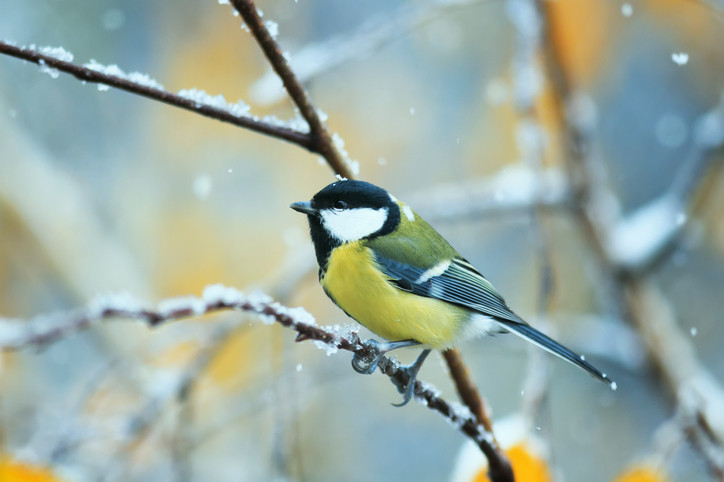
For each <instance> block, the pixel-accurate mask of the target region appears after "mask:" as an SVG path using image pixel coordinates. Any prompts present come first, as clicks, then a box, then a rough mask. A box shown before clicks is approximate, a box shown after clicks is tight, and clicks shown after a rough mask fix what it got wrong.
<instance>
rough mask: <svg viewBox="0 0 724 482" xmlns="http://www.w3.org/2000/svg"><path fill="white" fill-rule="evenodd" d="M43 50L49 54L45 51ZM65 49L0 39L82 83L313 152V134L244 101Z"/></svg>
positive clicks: (0, 47)
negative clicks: (176, 88) (181, 87)
mask: <svg viewBox="0 0 724 482" xmlns="http://www.w3.org/2000/svg"><path fill="white" fill-rule="evenodd" d="M43 51H47V52H49V53H43ZM63 52H64V53H65V55H58V53H56V52H50V51H48V49H47V48H42V47H41V48H40V49H34V48H30V47H17V46H15V45H13V44H11V43H8V42H3V41H0V53H2V54H5V55H9V56H11V57H16V58H19V59H23V60H26V61H28V62H33V63H36V64H38V65H40V66H41V68H43V69H44V70H46V71H47V70H48V69H53V70H51V71H50V72H56V71H60V72H65V73H66V74H70V75H72V76H74V77H76V78H77V79H79V80H81V81H83V82H93V83H97V84H99V85H105V86H110V87H115V88H117V89H121V90H125V91H126V92H131V93H134V94H138V95H141V96H143V97H147V98H149V99H153V100H157V101H159V102H163V103H165V104H169V105H173V106H175V107H180V108H181V109H186V110H189V111H192V112H195V113H197V114H200V115H203V116H206V117H210V118H212V119H216V120H219V121H222V122H227V123H229V124H234V125H236V126H239V127H243V128H245V129H249V130H252V131H255V132H259V133H261V134H265V135H268V136H271V137H276V138H277V139H283V140H285V141H289V142H292V143H294V144H297V145H299V146H302V147H304V148H305V149H308V150H310V151H314V149H313V141H312V137H311V136H310V135H309V134H308V133H305V132H300V131H298V130H295V129H292V128H290V127H287V126H284V125H281V123H270V122H266V121H263V120H260V119H258V118H256V117H253V116H251V115H249V114H248V108H247V107H246V106H245V105H243V104H238V103H237V104H226V103H225V102H224V103H222V102H220V100H221V99H220V98H219V97H218V96H217V97H212V96H209V95H205V96H204V98H203V99H202V98H200V97H199V95H198V93H199V92H201V91H198V90H194V91H193V92H196V93H197V95H195V96H192V95H189V92H192V91H182V92H180V93H179V94H173V93H171V92H168V91H166V90H164V89H163V88H162V87H161V85H160V84H159V83H158V82H156V81H155V80H153V79H150V78H149V77H148V76H146V75H145V74H139V73H138V72H132V73H130V74H126V73H124V72H123V71H122V70H121V69H119V68H118V67H117V66H115V65H111V66H103V65H101V64H99V63H97V62H95V61H92V62H90V63H87V64H85V65H82V66H81V65H78V64H74V63H72V62H71V61H70V60H67V59H72V55H71V54H69V53H68V52H66V51H63Z"/></svg>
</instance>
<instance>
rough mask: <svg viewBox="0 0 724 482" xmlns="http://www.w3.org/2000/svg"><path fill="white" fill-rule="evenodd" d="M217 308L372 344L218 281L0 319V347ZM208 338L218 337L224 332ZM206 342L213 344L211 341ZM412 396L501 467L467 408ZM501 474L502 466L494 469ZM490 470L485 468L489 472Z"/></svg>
mask: <svg viewBox="0 0 724 482" xmlns="http://www.w3.org/2000/svg"><path fill="white" fill-rule="evenodd" d="M223 310H237V311H243V312H247V313H252V314H256V315H259V316H260V317H261V319H262V321H264V322H265V323H267V322H268V323H274V322H276V323H279V324H281V325H283V326H285V327H287V328H291V329H292V330H294V331H296V332H297V338H296V340H297V341H304V340H313V341H314V343H315V345H316V346H317V347H319V348H322V349H325V350H326V351H327V353H330V354H331V353H335V352H337V351H338V350H346V351H350V352H352V353H356V354H360V355H364V354H365V353H366V352H368V351H369V350H371V349H373V347H372V346H371V345H370V344H368V343H366V342H364V341H361V340H360V339H359V337H358V336H357V334H356V333H354V332H352V331H349V330H346V329H344V328H339V329H336V328H335V329H330V328H322V327H319V326H317V325H316V324H315V323H314V319H313V318H312V316H311V315H310V314H309V313H307V312H306V311H305V310H304V309H302V308H288V307H286V306H283V305H281V304H279V303H276V302H274V301H273V300H272V299H271V298H269V297H268V296H267V295H265V294H263V293H252V294H250V295H245V294H244V293H242V292H240V291H238V290H236V289H233V288H227V287H224V286H222V285H212V286H208V287H207V288H206V289H205V290H204V293H203V295H202V297H201V298H196V297H193V296H187V297H181V298H171V299H167V300H163V301H161V302H160V303H159V304H158V306H157V307H156V308H149V307H148V306H146V305H145V304H144V303H140V302H138V301H136V300H134V299H132V298H131V297H129V296H127V295H120V296H103V297H100V298H98V299H96V300H95V301H93V302H92V303H91V304H90V305H89V307H88V308H87V309H85V310H77V311H74V312H69V313H64V314H58V315H55V316H52V317H51V316H41V317H38V318H34V319H31V320H29V321H22V320H0V349H2V350H18V349H21V348H24V347H29V346H43V345H46V344H48V343H52V342H55V341H58V340H60V339H62V338H64V337H65V336H67V335H69V334H70V333H74V332H78V331H81V330H84V329H87V328H89V327H90V326H94V325H99V324H101V323H102V322H104V321H107V320H109V319H112V318H129V319H134V320H139V321H144V322H146V323H148V324H149V325H150V326H158V325H161V324H164V323H168V322H170V321H174V320H178V319H180V318H187V317H191V316H202V315H205V314H209V313H214V312H218V311H223ZM219 333H220V335H218V336H214V337H213V339H215V340H216V339H220V338H219V337H222V338H223V335H224V334H225V333H226V331H224V330H220V331H219ZM212 346H215V345H214V344H212ZM204 353H205V354H204V356H201V357H199V358H198V359H197V363H195V364H193V365H191V366H192V369H191V370H189V372H188V373H189V374H190V375H187V376H185V377H182V378H181V379H180V383H179V384H178V385H179V390H180V391H179V393H182V391H184V390H187V389H188V387H189V385H190V384H191V383H193V381H194V373H198V370H200V369H202V368H203V366H205V365H206V364H207V363H208V361H209V360H210V356H209V353H211V352H204ZM379 367H380V369H381V371H382V373H384V374H385V375H387V376H388V377H390V379H391V380H392V381H393V383H394V384H395V385H396V386H397V387H398V388H399V387H401V386H406V384H407V383H408V382H409V375H408V373H407V372H406V371H405V370H401V369H400V366H399V363H398V362H397V361H393V360H391V359H389V358H387V357H382V359H381V360H380V363H379ZM414 395H415V399H416V400H417V401H419V402H420V403H422V404H424V405H427V406H428V407H429V408H430V409H432V410H434V411H436V412H438V413H440V414H441V415H442V416H443V417H445V418H446V419H447V420H448V422H449V423H450V424H452V425H453V426H454V427H456V428H457V429H458V430H460V431H461V432H463V433H464V434H465V435H467V436H468V437H469V438H471V439H472V440H473V441H474V442H475V443H476V444H477V445H478V446H479V447H480V449H481V450H482V451H483V453H485V455H486V456H487V457H488V461H489V463H490V467H491V470H493V469H492V468H504V467H505V466H507V465H509V464H508V462H507V460H506V459H505V458H504V457H502V458H501V454H500V453H499V452H498V451H497V450H496V447H495V439H494V437H493V435H492V434H491V433H490V432H489V431H488V430H486V428H485V427H483V426H482V425H480V424H479V423H478V420H477V418H476V417H475V416H474V415H473V414H472V413H470V411H469V410H467V408H465V407H462V406H458V405H457V404H453V403H449V402H447V401H445V400H444V399H443V398H441V397H440V396H439V393H438V392H437V390H436V389H435V388H434V387H432V386H430V385H428V384H426V383H424V382H421V381H419V380H418V381H416V382H415V390H414ZM500 471H501V472H502V471H503V470H502V469H500ZM492 473H494V472H491V474H492ZM493 480H494V481H496V482H503V481H508V480H513V479H512V478H494V479H493Z"/></svg>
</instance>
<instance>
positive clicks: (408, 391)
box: [392, 348, 431, 407]
mask: <svg viewBox="0 0 724 482" xmlns="http://www.w3.org/2000/svg"><path fill="white" fill-rule="evenodd" d="M430 351H431V350H430V348H427V349H425V350H422V353H420V356H418V357H417V360H415V363H413V364H412V365H407V366H404V367H400V369H401V370H404V371H405V372H407V375H408V376H409V377H410V378H409V380H408V381H407V385H405V386H402V385H398V386H397V389H398V390H399V391H400V393H402V394H403V397H404V398H403V399H402V403H393V404H392V405H394V406H395V407H402V406H404V405H407V402H409V401H410V400H412V394H413V392H414V391H415V380H416V379H417V372H419V371H420V367H422V364H423V363H424V362H425V358H427V355H429V354H430Z"/></svg>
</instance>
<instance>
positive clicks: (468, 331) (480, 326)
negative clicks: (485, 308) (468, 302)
mask: <svg viewBox="0 0 724 482" xmlns="http://www.w3.org/2000/svg"><path fill="white" fill-rule="evenodd" d="M501 331H502V330H501V325H500V323H498V322H497V321H495V320H494V319H492V318H491V317H489V316H486V315H483V314H481V313H474V314H473V315H472V316H471V317H470V320H469V321H468V323H467V324H466V325H465V329H464V330H463V332H462V333H461V334H460V338H461V339H462V340H472V339H475V338H478V337H480V336H485V335H489V334H491V333H500V332H501Z"/></svg>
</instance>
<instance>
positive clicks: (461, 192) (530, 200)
mask: <svg viewBox="0 0 724 482" xmlns="http://www.w3.org/2000/svg"><path fill="white" fill-rule="evenodd" d="M405 200H406V202H407V203H408V204H409V205H410V206H413V207H414V208H415V210H416V211H419V212H420V213H422V214H423V217H424V218H425V219H426V220H428V221H433V220H435V221H438V220H439V221H448V220H458V219H461V218H475V219H480V218H481V217H485V216H503V215H506V216H507V215H510V214H516V213H520V214H522V215H526V216H527V215H529V214H530V210H531V209H534V208H537V209H540V210H565V209H566V208H570V206H571V201H572V197H571V193H570V191H569V188H568V183H567V179H566V176H565V173H564V172H563V171H562V170H560V169H554V168H550V169H544V170H541V171H540V172H538V170H537V169H533V168H531V167H529V166H525V165H521V164H517V165H511V166H506V167H505V168H503V169H501V170H500V171H499V172H497V173H495V174H493V175H492V176H490V177H488V178H485V179H479V180H472V181H466V182H460V183H451V184H444V185H440V186H437V187H433V188H431V189H427V190H426V191H424V192H419V193H413V194H411V195H408V196H405Z"/></svg>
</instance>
